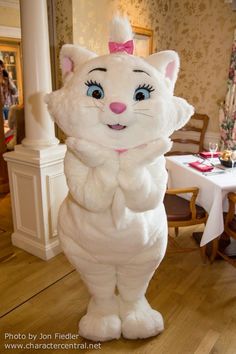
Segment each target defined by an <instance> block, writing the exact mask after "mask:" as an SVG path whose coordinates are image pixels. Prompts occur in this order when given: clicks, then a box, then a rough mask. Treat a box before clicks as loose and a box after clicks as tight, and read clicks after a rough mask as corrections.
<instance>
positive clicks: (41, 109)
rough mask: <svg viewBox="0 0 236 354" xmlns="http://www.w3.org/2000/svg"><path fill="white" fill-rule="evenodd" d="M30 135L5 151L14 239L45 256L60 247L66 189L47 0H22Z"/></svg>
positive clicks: (50, 254)
mask: <svg viewBox="0 0 236 354" xmlns="http://www.w3.org/2000/svg"><path fill="white" fill-rule="evenodd" d="M20 8H21V23H22V48H23V63H24V65H23V78H24V106H25V125H26V138H25V139H24V141H23V145H17V146H16V147H15V150H14V151H12V152H9V153H6V154H4V158H5V160H6V161H7V163H8V174H9V182H10V192H11V201H12V213H13V222H14V232H13V234H12V243H13V244H14V245H15V246H17V247H19V248H22V249H24V250H26V251H28V252H30V253H32V254H34V255H36V256H38V257H40V258H42V259H45V260H47V259H49V258H51V257H53V256H55V255H56V254H58V253H59V252H60V251H61V250H60V245H59V240H58V237H57V215H58V210H59V207H60V204H61V203H62V201H63V199H64V198H65V196H66V194H67V185H66V180H65V176H64V169H63V161H64V156H65V151H66V147H65V145H62V144H58V140H57V139H56V137H55V134H54V124H53V122H52V120H51V118H50V116H49V114H48V111H47V108H46V104H45V103H44V100H43V97H44V94H45V93H47V92H50V91H51V70H50V57H49V40H48V23H47V6H46V0H20Z"/></svg>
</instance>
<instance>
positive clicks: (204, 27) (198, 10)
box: [167, 0, 236, 133]
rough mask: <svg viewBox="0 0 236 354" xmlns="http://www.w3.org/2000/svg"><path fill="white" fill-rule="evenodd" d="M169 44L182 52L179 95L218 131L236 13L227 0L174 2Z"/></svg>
mask: <svg viewBox="0 0 236 354" xmlns="http://www.w3.org/2000/svg"><path fill="white" fill-rule="evenodd" d="M167 22H168V23H169V24H170V27H169V31H168V39H167V47H170V48H173V49H175V50H176V51H178V53H179V54H180V58H181V71H180V76H179V79H178V82H177V85H176V91H175V92H176V95H178V96H182V97H185V98H186V99H187V100H189V102H191V103H192V104H193V105H194V106H195V108H196V111H197V112H199V113H206V114H208V115H209V117H210V124H209V128H208V132H213V133H214V132H215V133H216V132H218V131H219V123H218V116H219V114H218V111H219V102H220V101H222V100H223V99H224V97H225V94H226V81H227V75H228V68H229V62H230V54H231V47H232V43H233V33H234V28H236V12H233V11H232V10H231V5H230V4H225V3H224V0H204V1H203V0H202V1H195V0H185V1H180V0H179V1H177V0H175V1H174V0H173V1H171V6H170V8H169V13H168V14H167Z"/></svg>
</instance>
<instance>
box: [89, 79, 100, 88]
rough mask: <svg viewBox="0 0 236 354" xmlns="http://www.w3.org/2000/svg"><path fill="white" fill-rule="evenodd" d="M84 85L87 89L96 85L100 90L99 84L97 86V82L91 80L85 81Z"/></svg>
mask: <svg viewBox="0 0 236 354" xmlns="http://www.w3.org/2000/svg"><path fill="white" fill-rule="evenodd" d="M85 85H86V86H88V87H90V86H93V85H96V86H98V87H100V89H102V86H101V84H99V83H98V82H97V81H93V80H88V81H86V82H85Z"/></svg>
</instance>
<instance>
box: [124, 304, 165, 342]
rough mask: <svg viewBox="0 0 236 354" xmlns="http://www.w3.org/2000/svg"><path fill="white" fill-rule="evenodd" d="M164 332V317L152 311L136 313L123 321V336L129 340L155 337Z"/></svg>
mask: <svg viewBox="0 0 236 354" xmlns="http://www.w3.org/2000/svg"><path fill="white" fill-rule="evenodd" d="M163 330H164V323H163V318H162V315H161V314H160V313H159V312H157V311H155V310H152V309H150V310H149V311H147V312H143V311H134V312H132V313H130V314H129V315H128V316H127V317H126V318H124V319H123V321H122V334H123V337H125V338H128V339H138V338H148V337H153V336H156V335H157V334H159V333H161V332H162V331H163Z"/></svg>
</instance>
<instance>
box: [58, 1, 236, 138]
mask: <svg viewBox="0 0 236 354" xmlns="http://www.w3.org/2000/svg"><path fill="white" fill-rule="evenodd" d="M71 1H72V12H73V26H72V24H71V23H70V16H71V9H70V6H68V5H67V4H68V3H69V4H71ZM57 3H58V5H59V9H60V11H58V13H57V21H58V26H57V30H58V31H59V30H60V31H59V32H58V33H57V36H58V39H59V43H63V42H67V43H68V40H70V39H71V34H72V28H73V41H74V43H79V44H81V45H85V46H86V47H88V48H89V49H91V50H94V51H96V52H98V53H100V54H104V53H107V44H106V43H107V39H108V30H107V28H108V23H109V20H110V18H111V17H112V15H113V14H114V13H116V12H117V11H119V12H120V13H121V14H126V15H128V17H129V18H130V21H131V23H132V25H135V26H139V27H146V28H150V29H153V30H154V51H156V50H164V49H174V50H176V51H177V52H178V53H179V54H180V58H181V71H180V76H179V79H178V82H177V86H176V91H175V93H176V95H178V96H182V97H184V98H186V99H187V100H189V102H190V103H192V104H193V105H194V106H195V108H196V111H197V112H199V113H206V114H208V115H209V116H210V124H209V128H208V131H209V132H213V133H217V132H218V131H219V128H218V110H219V107H218V103H219V101H221V100H223V99H224V96H225V93H226V80H227V73H228V67H229V61H230V52H231V46H232V41H233V32H234V28H235V27H236V12H233V11H232V10H231V5H230V4H225V3H224V0H199V1H196V0H129V1H127V0H89V1H88V0H66V1H65V0H64V1H62V0H57ZM98 4H99V6H98ZM59 24H61V25H60V26H59Z"/></svg>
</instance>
